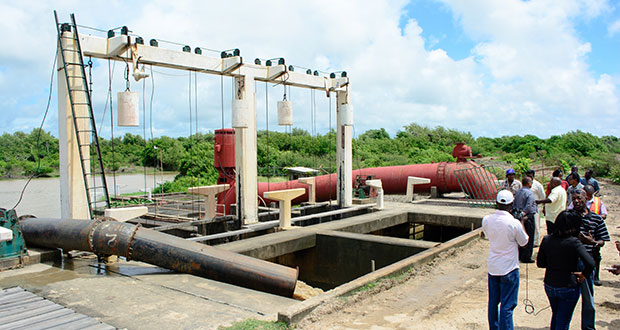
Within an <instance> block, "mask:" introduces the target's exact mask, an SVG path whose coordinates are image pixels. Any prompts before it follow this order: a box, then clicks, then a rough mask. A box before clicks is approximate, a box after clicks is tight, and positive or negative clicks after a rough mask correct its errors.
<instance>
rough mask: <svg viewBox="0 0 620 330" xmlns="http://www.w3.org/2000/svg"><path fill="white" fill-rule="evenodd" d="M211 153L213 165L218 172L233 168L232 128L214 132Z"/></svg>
mask: <svg viewBox="0 0 620 330" xmlns="http://www.w3.org/2000/svg"><path fill="white" fill-rule="evenodd" d="M213 153H214V162H213V164H214V165H215V167H216V168H217V169H218V170H219V169H220V168H224V169H226V168H235V130H234V129H233V128H222V129H216V130H215V137H214V144H213Z"/></svg>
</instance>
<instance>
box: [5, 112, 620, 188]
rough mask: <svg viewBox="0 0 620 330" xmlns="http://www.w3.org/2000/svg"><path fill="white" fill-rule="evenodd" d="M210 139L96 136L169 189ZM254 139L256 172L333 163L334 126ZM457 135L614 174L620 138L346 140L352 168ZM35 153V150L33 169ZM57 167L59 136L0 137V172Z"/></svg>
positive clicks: (110, 157)
mask: <svg viewBox="0 0 620 330" xmlns="http://www.w3.org/2000/svg"><path fill="white" fill-rule="evenodd" d="M37 138H38V144H37ZM213 138H214V135H213V133H207V134H196V135H193V136H191V137H179V138H171V137H166V136H163V137H159V138H155V139H153V140H152V141H150V140H149V141H145V140H144V139H143V138H142V137H141V136H140V135H133V134H126V135H125V136H122V137H118V138H115V139H114V140H109V139H101V140H100V145H101V150H102V154H103V160H104V166H105V168H106V170H107V171H116V172H128V171H135V170H136V169H139V168H141V167H149V168H157V169H158V170H164V171H178V172H179V173H180V174H179V176H178V177H177V179H176V180H175V182H173V183H168V184H167V185H165V187H164V190H165V191H174V190H184V187H186V186H189V185H197V184H213V183H215V181H216V178H217V171H216V170H215V168H214V167H213ZM257 139H258V155H257V157H258V173H259V175H261V176H284V175H286V173H285V171H284V170H283V168H284V167H289V166H305V167H311V168H315V169H318V170H319V171H320V172H322V173H332V172H334V171H335V169H336V134H335V132H334V131H331V132H328V133H326V134H319V135H317V136H312V135H310V134H309V133H308V132H307V131H305V130H302V129H297V128H294V129H292V131H291V132H290V133H281V132H271V131H270V132H267V131H259V132H258V134H257ZM458 142H464V143H466V144H468V145H469V146H471V147H472V150H473V152H474V154H481V155H483V156H485V157H488V156H494V157H497V158H498V159H499V160H502V161H508V162H511V163H512V164H513V165H514V167H515V168H516V169H517V170H518V171H524V170H525V169H527V168H528V167H529V166H530V164H532V163H534V162H536V163H538V162H544V164H545V166H557V167H562V168H564V169H565V171H568V169H569V167H570V166H571V165H574V164H576V165H578V166H580V167H581V168H591V169H593V170H594V172H595V175H596V176H606V177H612V178H614V179H616V180H620V140H619V139H618V138H617V137H614V136H603V137H597V136H594V135H592V134H590V133H585V132H581V131H575V132H569V133H566V134H562V135H558V136H552V137H550V138H548V139H541V138H538V137H536V136H533V135H526V136H503V137H498V138H488V137H479V138H474V137H473V136H472V135H471V133H468V132H461V131H458V130H452V129H447V128H444V127H441V126H438V127H435V128H429V127H424V126H420V125H417V124H410V125H408V126H405V127H403V129H402V130H400V131H398V132H397V133H396V135H395V136H394V137H390V135H389V134H388V133H387V131H386V130H385V129H383V128H381V129H371V130H368V131H366V132H364V133H363V134H360V135H359V136H357V137H356V138H355V139H354V140H353V160H354V163H353V167H354V168H365V167H376V166H390V165H403V164H416V163H430V162H439V161H451V160H453V158H452V155H451V152H452V148H453V147H454V145H455V144H456V143H458ZM37 146H38V148H37ZM37 155H40V157H39V160H40V164H41V165H40V168H38V166H37ZM37 168H38V170H37ZM57 171H58V140H57V139H56V138H55V137H53V136H52V135H50V134H49V133H48V132H45V131H42V132H41V134H40V136H39V134H38V130H37V129H35V130H33V131H32V132H30V133H29V134H26V133H22V132H16V133H14V134H7V133H5V134H4V135H2V136H0V177H2V178H11V177H24V176H30V175H33V174H35V175H38V176H50V175H55V174H56V173H57Z"/></svg>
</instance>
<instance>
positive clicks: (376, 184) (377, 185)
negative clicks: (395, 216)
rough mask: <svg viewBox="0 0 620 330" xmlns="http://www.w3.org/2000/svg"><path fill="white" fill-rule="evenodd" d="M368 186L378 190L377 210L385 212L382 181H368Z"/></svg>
mask: <svg viewBox="0 0 620 330" xmlns="http://www.w3.org/2000/svg"><path fill="white" fill-rule="evenodd" d="M366 184H367V185H369V186H371V187H373V188H375V189H377V209H379V210H383V185H382V184H381V180H379V179H375V180H366Z"/></svg>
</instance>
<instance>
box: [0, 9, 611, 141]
mask: <svg viewBox="0 0 620 330" xmlns="http://www.w3.org/2000/svg"><path fill="white" fill-rule="evenodd" d="M87 3H88V5H85V2H83V1H77V0H75V1H54V2H52V1H36V2H30V1H22V2H18V1H10V2H9V1H1V2H0V31H1V32H0V35H1V37H2V40H3V42H2V43H0V122H2V123H3V125H2V126H1V128H0V134H2V133H13V132H15V131H26V132H29V131H31V130H32V129H34V128H37V127H39V125H41V121H42V119H43V116H44V113H45V109H46V104H47V100H48V96H49V95H50V78H51V74H52V72H54V73H56V70H55V68H54V67H53V66H54V64H55V63H54V56H55V52H56V42H57V39H56V38H57V35H56V28H55V26H54V16H53V10H57V11H58V13H59V16H60V21H61V22H68V21H69V14H70V13H75V16H76V21H77V24H79V25H81V26H83V27H80V33H88V34H93V35H97V36H104V34H103V33H102V32H100V31H97V30H93V29H89V28H87V27H93V28H97V29H101V30H108V29H113V28H117V27H119V26H127V27H129V29H130V30H131V31H132V33H134V34H136V35H140V36H142V37H144V39H145V40H150V39H151V38H157V39H160V40H162V42H160V47H166V48H171V49H179V50H180V49H181V47H182V46H181V45H185V44H187V45H190V46H192V48H193V47H201V48H203V49H213V50H225V49H233V48H238V49H240V50H241V55H242V56H243V58H244V61H245V62H253V61H254V59H255V58H262V59H267V58H275V57H284V58H285V59H286V61H287V64H293V65H296V66H299V67H303V68H311V69H313V70H319V71H322V72H334V71H342V70H344V71H346V72H347V74H348V76H349V77H350V82H351V92H352V104H353V105H354V111H355V115H354V117H355V130H354V133H355V134H356V135H359V134H361V133H363V132H364V131H366V130H368V129H377V128H385V129H386V130H387V131H388V132H389V133H390V134H391V135H392V136H393V135H394V134H395V133H396V132H397V131H399V130H402V129H403V127H404V126H406V125H408V124H410V123H417V124H419V125H423V126H429V127H435V126H438V125H441V126H444V127H447V128H452V129H457V130H461V131H467V132H471V133H472V134H473V135H474V136H475V137H478V136H489V137H498V136H505V135H526V134H533V135H536V136H539V137H542V138H547V137H549V136H552V135H558V134H563V133H566V132H569V131H575V130H581V131H585V132H590V133H592V134H595V135H598V136H603V135H613V136H620V111H619V110H620V91H619V90H618V85H619V83H620V61H619V60H618V58H619V55H620V3H619V2H616V1H607V0H502V1H497V0H412V1H404V0H373V1H352V0H350V1H335V0H314V1H296V0H288V1H287V0H281V1H255V0H254V1H251V0H250V1H234V0H231V1H225V2H224V1H182V0H179V1H167V0H166V1H164V0H154V1H120V0H108V1H88V2H87ZM163 41H170V42H173V43H170V42H163ZM177 43H178V44H177ZM204 54H205V55H206V56H214V57H219V53H217V52H210V51H205V53H204ZM86 61H88V59H86ZM124 70H125V64H124V63H123V62H114V61H112V62H111V63H109V62H108V61H107V60H97V59H93V69H92V76H93V79H92V81H93V107H94V110H95V117H96V120H97V122H98V123H99V124H98V129H99V130H100V135H101V136H103V137H106V138H109V137H110V136H111V135H112V134H114V136H119V135H123V134H125V133H132V134H140V135H145V136H146V137H147V138H148V137H150V136H151V134H152V135H153V136H161V135H168V136H175V137H176V136H189V135H190V133H194V132H196V130H197V131H198V132H203V133H204V132H209V131H213V130H215V129H218V128H221V127H222V124H223V126H224V127H230V125H231V110H230V108H231V100H232V92H231V86H232V80H231V78H229V77H224V78H221V77H220V76H214V75H208V74H203V73H200V74H196V75H195V76H194V75H193V74H191V78H190V74H189V73H188V72H185V71H177V70H170V69H163V68H157V67H154V68H153V70H154V71H153V75H152V77H150V78H148V79H144V80H142V81H140V82H135V81H134V80H131V81H130V89H131V90H132V91H134V92H138V93H139V94H140V105H141V109H140V111H141V123H140V127H138V128H121V127H118V126H117V125H116V123H114V125H111V118H110V107H109V102H106V100H109V99H110V96H109V94H108V90H109V88H110V87H111V89H112V108H113V115H114V116H116V96H117V93H118V92H122V91H124V90H125V80H124V78H123V75H124V74H123V72H124ZM147 70H148V68H147ZM194 77H195V79H194ZM61 78H62V77H61ZM110 81H111V84H110ZM51 86H52V91H51V96H52V99H51V104H50V108H49V113H48V115H47V117H46V120H45V122H44V125H43V128H44V129H45V130H46V131H50V132H51V133H52V134H54V135H57V132H58V109H57V95H56V92H57V82H56V77H55V76H54V77H53V83H52V84H51ZM256 91H257V116H258V118H257V124H258V129H259V130H260V129H267V128H268V129H269V130H272V131H280V132H284V131H285V127H282V126H278V125H277V107H276V102H277V101H278V100H281V99H282V98H283V87H282V86H281V85H277V86H276V85H273V84H265V83H257V84H256ZM287 98H288V99H289V100H291V101H292V102H293V117H294V127H297V128H301V129H305V130H307V131H309V132H311V131H312V127H313V126H316V128H317V131H318V132H319V133H324V132H326V131H327V130H329V129H330V128H334V125H335V122H336V120H335V106H334V105H333V104H335V103H334V102H335V97H334V98H332V100H331V103H332V106H331V107H330V100H329V99H328V98H327V97H326V95H325V93H323V92H316V93H312V92H311V91H309V90H307V89H299V88H291V90H290V92H289V93H288V95H287ZM151 99H152V102H151ZM266 99H268V102H266ZM313 103H314V104H316V111H317V119H316V121H315V122H314V123H313V122H312V119H311V118H312V115H311V108H312V104H313ZM222 112H223V114H224V122H223V123H222V119H221V118H222ZM190 116H191V119H190ZM267 118H269V120H267ZM313 124H314V125H313ZM196 127H197V128H196Z"/></svg>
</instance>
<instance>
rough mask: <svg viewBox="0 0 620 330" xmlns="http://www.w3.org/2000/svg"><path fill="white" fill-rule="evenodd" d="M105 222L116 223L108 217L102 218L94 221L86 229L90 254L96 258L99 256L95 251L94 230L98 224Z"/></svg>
mask: <svg viewBox="0 0 620 330" xmlns="http://www.w3.org/2000/svg"><path fill="white" fill-rule="evenodd" d="M106 221H116V219H114V218H110V217H103V218H99V219H96V220H94V221H93V224H92V225H91V226H90V228H89V229H88V246H89V247H90V252H92V253H94V254H95V255H97V256H99V253H97V251H96V249H95V239H94V234H95V229H96V228H97V227H98V226H99V225H100V224H102V223H104V222H106Z"/></svg>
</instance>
